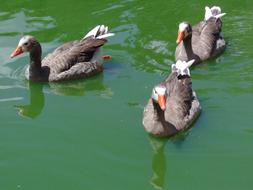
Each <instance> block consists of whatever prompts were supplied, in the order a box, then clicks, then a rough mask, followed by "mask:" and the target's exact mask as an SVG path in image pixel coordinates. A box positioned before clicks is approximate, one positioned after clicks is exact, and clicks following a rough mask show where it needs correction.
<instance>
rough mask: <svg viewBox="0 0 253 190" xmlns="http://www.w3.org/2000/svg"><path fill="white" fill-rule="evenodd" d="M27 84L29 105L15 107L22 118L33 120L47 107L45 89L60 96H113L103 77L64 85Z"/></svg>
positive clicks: (64, 83) (29, 82)
mask: <svg viewBox="0 0 253 190" xmlns="http://www.w3.org/2000/svg"><path fill="white" fill-rule="evenodd" d="M27 83H28V90H29V92H30V97H29V98H30V102H29V104H25V105H15V106H14V107H15V108H17V109H18V114H19V115H20V116H22V117H28V118H32V119H34V118H36V117H38V116H39V115H40V114H41V113H42V111H43V108H44V107H45V95H44V91H43V88H44V87H46V88H47V87H48V88H49V93H53V94H56V95H60V96H84V95H85V94H86V93H88V92H98V93H99V94H103V95H104V96H107V97H110V96H111V94H112V92H111V90H110V89H109V88H108V87H107V86H106V85H104V83H103V76H102V75H101V76H96V77H93V78H90V79H83V80H79V81H69V82H63V83H35V82H31V81H28V82H27Z"/></svg>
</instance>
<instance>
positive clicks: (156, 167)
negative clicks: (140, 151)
mask: <svg viewBox="0 0 253 190" xmlns="http://www.w3.org/2000/svg"><path fill="white" fill-rule="evenodd" d="M188 134H189V131H183V132H181V133H179V134H177V135H175V136H173V137H171V138H169V139H168V138H157V137H154V136H152V135H149V136H148V139H149V143H150V146H151V147H152V149H153V159H152V171H153V175H152V177H151V179H150V183H151V184H152V185H153V187H154V188H155V189H164V184H165V176H166V170H167V161H166V160H168V159H167V158H166V153H165V152H164V149H165V147H166V144H167V142H168V141H171V142H172V143H173V144H175V146H176V147H180V146H181V145H182V144H183V143H184V141H185V139H186V137H187V136H188Z"/></svg>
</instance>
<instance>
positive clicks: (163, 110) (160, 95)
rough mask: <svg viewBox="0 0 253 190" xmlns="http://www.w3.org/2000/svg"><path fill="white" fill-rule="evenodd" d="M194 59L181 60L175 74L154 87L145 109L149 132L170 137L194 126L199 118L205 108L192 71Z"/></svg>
mask: <svg viewBox="0 0 253 190" xmlns="http://www.w3.org/2000/svg"><path fill="white" fill-rule="evenodd" d="M193 62H194V60H191V61H189V62H185V61H180V60H179V61H177V62H176V64H173V65H172V72H171V74H170V75H169V76H168V77H167V78H166V79H165V80H164V81H163V82H162V83H160V84H159V85H157V86H155V87H154V88H153V91H152V96H151V98H150V100H149V101H148V104H147V105H146V107H145V108H144V112H143V126H144V128H145V130H146V131H147V132H148V133H150V134H152V135H155V136H160V137H169V136H172V135H175V134H176V133H178V132H179V131H182V130H184V129H187V128H188V127H190V125H191V124H192V123H193V122H194V121H195V119H196V118H197V117H198V115H199V113H200V110H201V107H200V103H199V101H198V99H197V96H196V93H195V92H194V91H193V90H192V82H191V78H190V71H189V67H190V66H191V65H192V64H193Z"/></svg>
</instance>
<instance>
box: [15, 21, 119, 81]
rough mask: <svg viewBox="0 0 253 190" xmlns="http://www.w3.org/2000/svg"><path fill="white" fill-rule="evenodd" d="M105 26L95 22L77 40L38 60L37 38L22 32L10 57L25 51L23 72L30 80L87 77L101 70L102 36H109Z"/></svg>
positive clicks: (103, 37) (40, 51)
mask: <svg viewBox="0 0 253 190" xmlns="http://www.w3.org/2000/svg"><path fill="white" fill-rule="evenodd" d="M113 35H114V33H109V32H108V27H107V26H104V25H98V26H96V27H95V28H93V29H92V30H91V31H90V32H88V33H87V34H86V35H85V36H84V37H83V38H82V39H81V40H76V41H72V42H68V43H65V44H63V45H61V46H60V47H58V48H57V49H55V50H54V51H53V52H52V53H50V54H48V55H47V56H46V57H45V58H44V59H43V60H41V54H42V48H41V45H40V43H39V42H38V40H37V39H36V38H35V37H33V36H30V35H26V36H23V37H22V38H21V39H20V41H19V43H18V46H17V48H16V49H15V50H14V51H13V52H12V54H11V58H13V57H16V56H18V55H20V54H22V53H23V52H29V54H30V65H29V66H28V67H27V69H26V72H25V76H26V78H27V79H28V80H30V81H45V82H47V81H48V82H59V81H66V80H74V79H81V78H87V77H90V76H93V75H96V74H98V73H100V72H102V71H103V66H102V64H101V62H102V59H101V55H100V51H101V50H100V49H101V47H102V46H103V45H104V44H105V43H106V42H107V40H106V38H107V37H110V36H113Z"/></svg>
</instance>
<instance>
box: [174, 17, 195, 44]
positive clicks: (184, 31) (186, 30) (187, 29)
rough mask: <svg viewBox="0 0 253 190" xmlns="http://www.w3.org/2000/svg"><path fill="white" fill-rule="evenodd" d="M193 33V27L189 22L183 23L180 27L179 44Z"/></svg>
mask: <svg viewBox="0 0 253 190" xmlns="http://www.w3.org/2000/svg"><path fill="white" fill-rule="evenodd" d="M191 33H192V27H191V25H190V24H189V23H187V22H181V23H180V24H179V26H178V35H177V41H176V42H177V44H179V43H180V42H181V41H182V40H184V39H185V38H186V37H187V36H189V35H190V34H191Z"/></svg>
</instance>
